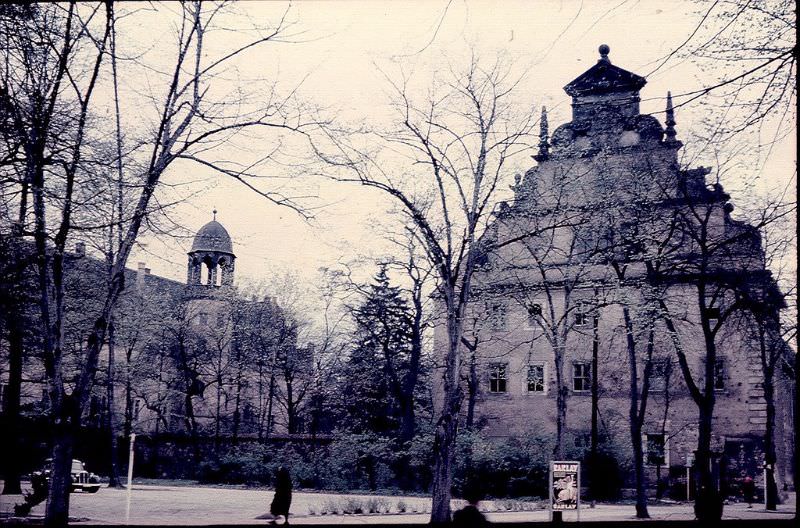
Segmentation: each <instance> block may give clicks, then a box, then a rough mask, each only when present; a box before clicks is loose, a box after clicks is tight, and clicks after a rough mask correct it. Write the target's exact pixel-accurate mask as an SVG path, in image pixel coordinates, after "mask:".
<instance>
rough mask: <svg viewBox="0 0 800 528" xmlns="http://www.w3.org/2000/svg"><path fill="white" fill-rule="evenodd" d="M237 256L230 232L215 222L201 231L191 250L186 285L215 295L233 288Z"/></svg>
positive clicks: (196, 290) (208, 224)
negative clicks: (217, 292) (222, 290)
mask: <svg viewBox="0 0 800 528" xmlns="http://www.w3.org/2000/svg"><path fill="white" fill-rule="evenodd" d="M235 262H236V255H234V254H233V242H231V236H230V235H229V234H228V231H227V230H226V229H225V228H224V227H223V226H222V224H220V223H219V222H217V211H216V210H215V211H214V219H213V220H211V221H210V222H209V223H207V224H206V225H204V226H203V227H201V228H200V230H199V231H198V232H197V234H196V235H195V237H194V242H192V249H191V250H190V251H189V265H188V271H187V275H186V284H187V286H188V287H189V289H190V291H193V292H195V293H197V294H202V292H205V293H212V292H214V291H217V290H216V288H220V289H224V290H227V289H230V288H231V287H232V286H233V271H234V263H235Z"/></svg>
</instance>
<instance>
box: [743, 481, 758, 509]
mask: <svg viewBox="0 0 800 528" xmlns="http://www.w3.org/2000/svg"><path fill="white" fill-rule="evenodd" d="M742 495H744V501H745V502H746V503H747V507H748V508H752V507H753V501H754V500H755V495H756V482H755V481H754V480H753V478H752V477H751V476H750V475H747V476H746V477H744V480H743V481H742Z"/></svg>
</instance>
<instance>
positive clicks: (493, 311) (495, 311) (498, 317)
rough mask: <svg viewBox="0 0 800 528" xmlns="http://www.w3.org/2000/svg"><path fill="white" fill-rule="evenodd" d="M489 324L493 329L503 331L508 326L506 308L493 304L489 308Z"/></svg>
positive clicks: (499, 304) (500, 304)
mask: <svg viewBox="0 0 800 528" xmlns="http://www.w3.org/2000/svg"><path fill="white" fill-rule="evenodd" d="M488 308H489V309H488V312H489V322H490V323H491V325H492V329H494V330H501V329H503V328H505V326H506V307H505V305H503V304H502V303H499V302H496V303H491V304H490V305H489V307H488Z"/></svg>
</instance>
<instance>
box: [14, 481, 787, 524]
mask: <svg viewBox="0 0 800 528" xmlns="http://www.w3.org/2000/svg"><path fill="white" fill-rule="evenodd" d="M126 496H127V493H126V491H125V490H119V489H110V488H102V489H101V490H100V491H99V492H98V493H95V494H88V493H87V494H84V493H74V494H72V496H71V499H70V517H72V518H73V519H76V520H80V521H84V522H89V523H92V524H108V525H113V524H123V523H124V522H125V502H126ZM131 497H132V500H131V518H130V522H131V524H151V525H152V524H164V525H204V524H262V523H263V524H267V521H266V520H264V514H265V512H267V511H268V510H269V503H270V501H271V500H272V492H271V491H268V490H257V489H230V488H209V487H190V486H186V487H183V486H156V485H138V486H135V487H134V489H133V491H132V493H131ZM369 500H371V501H372V504H373V505H375V504H376V503H377V504H379V505H380V509H381V510H384V511H385V510H386V509H388V510H389V511H390V512H391V513H389V514H339V515H331V514H330V513H328V514H326V515H321V512H322V511H331V510H333V509H337V508H341V507H342V505H344V504H347V503H348V501H352V502H351V504H360V505H361V507H362V508H364V509H365V510H366V506H367V501H369ZM21 501H22V497H21V496H20V495H3V496H0V512H2V513H3V516H4V517H6V516H7V515H8V514H10V513H11V512H12V511H13V505H14V504H15V503H18V502H21ZM462 504H463V502H462V501H454V504H453V507H454V508H459V507H461V506H462ZM398 506H400V507H403V506H404V507H405V509H406V511H407V512H408V513H401V514H398V513H396V512H397V509H398ZM481 506H482V508H483V509H485V510H488V511H487V512H486V516H487V518H488V519H489V520H490V521H492V522H495V523H503V522H531V521H540V522H541V521H547V520H548V519H549V514H548V512H547V511H546V510H542V509H536V510H532V511H497V510H498V509H505V508H508V507H513V508H515V509H522V508H525V509H529V510H530V509H533V508H536V507H538V506H539V504H537V503H531V502H529V503H523V502H519V501H486V502H483V503H481ZM649 511H650V516H651V517H652V519H655V520H692V519H694V513H693V510H692V505H691V504H674V505H651V506H650V508H649ZM795 511H796V508H795V495H794V494H791V499H790V502H789V503H788V504H782V505H780V506H779V510H778V512H767V511H765V510H764V509H763V506H759V505H754V507H753V509H748V508H747V505H746V504H731V505H727V506H726V507H725V512H724V518H725V519H744V520H748V519H775V518H782V519H789V518H791V517H792V516H793V515H794V514H795ZM429 512H430V499H427V498H424V497H402V496H388V495H345V494H335V493H312V492H295V493H294V495H293V500H292V509H291V516H290V522H291V523H292V524H411V523H422V524H424V523H428V522H429V520H430V513H429ZM43 514H44V504H40V505H39V506H37V507H36V508H34V510H33V516H35V517H41V516H42V515H43ZM564 520H565V521H567V522H572V521H574V520H576V514H575V512H565V514H564ZM580 520H581V521H636V519H635V517H634V507H633V505H630V504H600V505H598V506H597V507H595V508H588V506H587V507H586V508H584V509H582V510H581V512H580Z"/></svg>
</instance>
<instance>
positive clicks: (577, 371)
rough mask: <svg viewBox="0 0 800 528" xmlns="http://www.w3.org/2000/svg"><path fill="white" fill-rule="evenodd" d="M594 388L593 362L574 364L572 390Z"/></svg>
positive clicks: (582, 390)
mask: <svg viewBox="0 0 800 528" xmlns="http://www.w3.org/2000/svg"><path fill="white" fill-rule="evenodd" d="M591 388H592V364H591V363H589V362H575V363H573V364H572V390H573V391H575V392H584V391H588V390H591Z"/></svg>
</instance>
